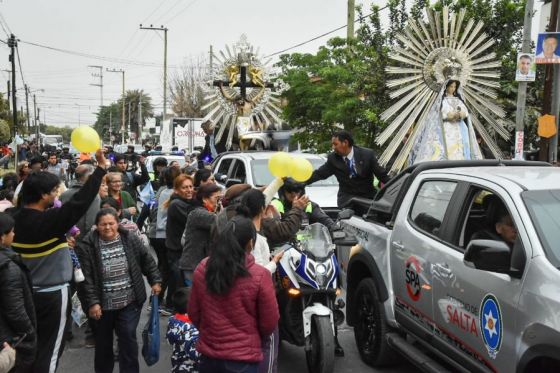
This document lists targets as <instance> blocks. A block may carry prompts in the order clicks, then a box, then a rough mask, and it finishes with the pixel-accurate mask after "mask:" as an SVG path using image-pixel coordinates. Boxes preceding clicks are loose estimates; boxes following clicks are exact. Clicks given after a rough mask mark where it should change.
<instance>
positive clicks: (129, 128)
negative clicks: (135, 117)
mask: <svg viewBox="0 0 560 373" xmlns="http://www.w3.org/2000/svg"><path fill="white" fill-rule="evenodd" d="M130 104H131V102H130V101H128V130H129V131H130V130H131V129H132V127H130Z"/></svg>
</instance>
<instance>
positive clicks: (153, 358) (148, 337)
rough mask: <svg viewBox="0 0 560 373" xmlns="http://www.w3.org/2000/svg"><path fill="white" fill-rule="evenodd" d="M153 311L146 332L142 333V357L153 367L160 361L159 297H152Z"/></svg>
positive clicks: (145, 327) (145, 328)
mask: <svg viewBox="0 0 560 373" xmlns="http://www.w3.org/2000/svg"><path fill="white" fill-rule="evenodd" d="M150 302H151V304H152V310H151V311H150V317H149V319H148V322H147V323H146V326H144V330H143V331H142V343H143V345H142V356H144V361H146V364H147V365H148V366H152V365H154V364H155V363H157V362H158V360H159V304H158V303H159V302H158V296H157V295H153V294H152V296H151V297H150Z"/></svg>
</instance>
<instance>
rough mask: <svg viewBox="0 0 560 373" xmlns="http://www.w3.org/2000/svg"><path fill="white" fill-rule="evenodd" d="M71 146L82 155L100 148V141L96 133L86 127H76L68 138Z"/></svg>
mask: <svg viewBox="0 0 560 373" xmlns="http://www.w3.org/2000/svg"><path fill="white" fill-rule="evenodd" d="M70 139H71V141H72V145H73V146H74V147H75V148H76V149H77V150H78V151H79V152H82V153H91V152H94V151H96V150H97V149H99V148H100V147H101V140H100V139H99V135H98V134H97V132H96V131H95V130H94V129H93V128H91V127H88V126H83V127H78V128H76V129H75V130H74V131H72V135H71V136H70Z"/></svg>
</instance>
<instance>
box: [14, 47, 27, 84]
mask: <svg viewBox="0 0 560 373" xmlns="http://www.w3.org/2000/svg"><path fill="white" fill-rule="evenodd" d="M16 53H17V59H18V65H19V74H20V76H21V82H22V83H23V85H25V79H24V78H23V69H22V68H21V57H20V56H19V48H18V47H17V45H16Z"/></svg>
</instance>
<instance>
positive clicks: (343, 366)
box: [58, 307, 416, 373]
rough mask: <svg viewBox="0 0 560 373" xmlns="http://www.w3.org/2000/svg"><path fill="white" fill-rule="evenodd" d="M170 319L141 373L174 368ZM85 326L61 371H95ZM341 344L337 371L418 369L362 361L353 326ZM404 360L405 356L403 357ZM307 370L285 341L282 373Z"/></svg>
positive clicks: (300, 350) (144, 315) (401, 372)
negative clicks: (154, 358)
mask: <svg viewBox="0 0 560 373" xmlns="http://www.w3.org/2000/svg"><path fill="white" fill-rule="evenodd" d="M146 319H147V311H146V307H144V311H143V313H142V318H141V320H140V327H139V328H138V329H139V330H138V340H139V341H140V340H141V337H140V333H141V329H142V327H143V326H144V324H145V323H146ZM166 319H167V318H165V317H161V318H160V321H161V327H160V330H161V338H162V344H161V355H160V361H159V362H158V363H157V364H156V365H155V366H152V367H147V366H146V364H145V363H144V360H143V359H142V358H140V371H141V372H170V371H171V361H170V354H171V349H170V346H169V345H168V344H167V342H166V341H165V339H164V335H165V329H166V327H167V321H166ZM83 329H85V327H83V328H82V329H78V328H77V327H76V326H75V325H74V335H75V337H74V339H73V340H72V341H71V342H70V345H69V346H67V348H66V351H65V352H64V355H63V356H62V362H61V365H60V367H59V369H58V372H61V373H69V372H93V354H94V349H93V348H85V347H83V342H84V336H83ZM340 343H341V344H342V346H343V347H344V350H345V352H346V355H345V357H343V358H337V359H336V360H335V366H334V371H335V372H344V373H353V372H387V373H404V372H414V371H416V369H414V367H413V366H412V365H410V364H409V363H408V362H407V361H403V362H402V363H401V364H399V365H398V366H395V367H392V368H390V369H383V370H375V369H372V368H370V367H368V366H367V365H365V364H364V363H362V361H361V360H360V356H359V354H358V351H357V350H356V344H355V342H354V333H353V330H352V328H349V327H344V328H343V329H341V330H340ZM403 360H404V359H403ZM117 367H118V364H115V368H116V369H115V372H118V368H117ZM300 372H301V373H305V372H307V366H306V363H305V353H304V351H303V348H302V347H296V346H292V345H289V344H287V343H286V342H283V343H282V345H281V346H280V353H279V373H300Z"/></svg>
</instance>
